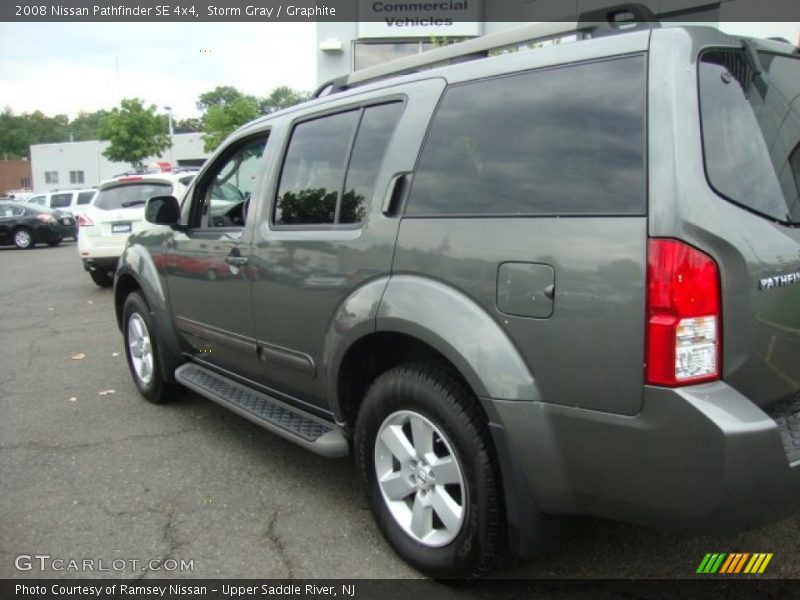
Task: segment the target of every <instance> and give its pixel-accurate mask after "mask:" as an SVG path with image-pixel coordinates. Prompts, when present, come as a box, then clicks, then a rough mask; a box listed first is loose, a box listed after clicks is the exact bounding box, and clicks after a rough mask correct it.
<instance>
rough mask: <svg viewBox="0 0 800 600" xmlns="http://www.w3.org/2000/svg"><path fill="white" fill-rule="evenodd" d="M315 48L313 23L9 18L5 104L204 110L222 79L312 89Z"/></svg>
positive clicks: (0, 34) (0, 55) (51, 111)
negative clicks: (127, 103)
mask: <svg viewBox="0 0 800 600" xmlns="http://www.w3.org/2000/svg"><path fill="white" fill-rule="evenodd" d="M315 47H316V28H315V25H314V24H313V23H79V24H76V23H0V110H2V109H3V108H4V107H6V106H10V107H11V109H12V110H13V111H14V112H16V113H21V112H33V111H34V110H41V111H42V112H43V113H45V114H46V115H55V114H66V115H68V116H69V117H70V118H74V117H75V116H77V114H78V113H79V112H80V111H95V110H98V109H101V108H106V109H108V108H112V107H114V106H117V105H118V104H119V101H120V100H121V99H122V98H129V97H138V98H142V99H144V101H145V103H146V104H148V105H149V104H155V105H156V106H157V107H158V109H159V111H163V107H164V106H171V107H172V109H173V114H174V115H175V118H176V119H183V118H187V117H195V116H199V113H198V111H197V109H196V107H195V102H196V100H197V97H198V96H199V95H200V94H202V93H203V92H207V91H209V90H212V89H214V88H215V87H217V86H219V85H232V86H234V87H236V88H238V89H239V90H241V91H243V92H245V93H247V94H253V95H255V96H267V95H269V93H270V92H271V91H272V90H273V89H274V88H276V87H278V86H280V85H288V86H289V87H292V88H295V89H300V90H313V89H314V88H315V87H316V59H315Z"/></svg>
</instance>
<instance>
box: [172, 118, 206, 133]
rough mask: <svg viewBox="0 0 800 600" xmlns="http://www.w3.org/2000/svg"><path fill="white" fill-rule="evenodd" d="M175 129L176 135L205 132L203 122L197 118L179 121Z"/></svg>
mask: <svg viewBox="0 0 800 600" xmlns="http://www.w3.org/2000/svg"><path fill="white" fill-rule="evenodd" d="M173 127H174V129H175V133H197V132H199V131H203V120H202V119H196V118H189V119H178V120H177V121H175V124H174V126H173Z"/></svg>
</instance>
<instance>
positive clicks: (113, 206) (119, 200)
mask: <svg viewBox="0 0 800 600" xmlns="http://www.w3.org/2000/svg"><path fill="white" fill-rule="evenodd" d="M170 194H172V186H171V185H170V184H168V183H127V184H123V185H118V186H116V187H112V188H108V189H105V190H101V191H100V192H98V193H97V199H96V200H95V201H94V205H95V207H97V208H99V209H102V210H117V209H119V208H134V207H136V206H144V204H145V202H147V201H148V200H149V199H150V198H152V197H154V196H169V195H170Z"/></svg>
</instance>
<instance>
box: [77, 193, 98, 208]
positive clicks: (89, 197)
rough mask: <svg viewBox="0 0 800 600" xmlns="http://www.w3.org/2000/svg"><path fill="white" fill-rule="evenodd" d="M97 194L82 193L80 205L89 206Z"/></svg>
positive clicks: (79, 195)
mask: <svg viewBox="0 0 800 600" xmlns="http://www.w3.org/2000/svg"><path fill="white" fill-rule="evenodd" d="M95 193H96V192H93V191H92V192H81V193H80V194H78V205H81V204H89V203H90V202H91V201H92V198H94V195H95Z"/></svg>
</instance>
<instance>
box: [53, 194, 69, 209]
mask: <svg viewBox="0 0 800 600" xmlns="http://www.w3.org/2000/svg"><path fill="white" fill-rule="evenodd" d="M70 202H72V193H69V194H53V195H52V196H50V208H68V207H69V205H70Z"/></svg>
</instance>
